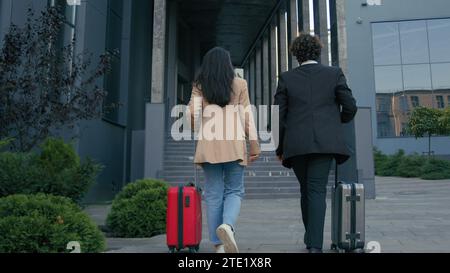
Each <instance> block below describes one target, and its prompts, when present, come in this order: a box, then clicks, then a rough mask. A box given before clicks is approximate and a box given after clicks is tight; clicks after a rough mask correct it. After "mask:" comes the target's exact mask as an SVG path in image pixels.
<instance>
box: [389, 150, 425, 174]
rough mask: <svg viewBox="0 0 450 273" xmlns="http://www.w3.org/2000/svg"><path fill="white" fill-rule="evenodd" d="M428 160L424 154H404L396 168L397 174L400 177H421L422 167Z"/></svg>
mask: <svg viewBox="0 0 450 273" xmlns="http://www.w3.org/2000/svg"><path fill="white" fill-rule="evenodd" d="M426 161H427V159H426V158H424V157H423V156H419V155H417V154H414V155H410V156H403V157H402V159H401V161H400V164H398V167H397V170H396V176H400V177H420V175H421V174H422V167H423V165H424V164H425V162H426Z"/></svg>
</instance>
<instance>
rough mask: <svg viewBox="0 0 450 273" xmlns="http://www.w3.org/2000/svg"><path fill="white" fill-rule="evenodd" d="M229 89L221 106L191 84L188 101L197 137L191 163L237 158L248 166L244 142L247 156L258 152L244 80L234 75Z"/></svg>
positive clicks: (243, 164) (219, 161)
mask: <svg viewBox="0 0 450 273" xmlns="http://www.w3.org/2000/svg"><path fill="white" fill-rule="evenodd" d="M232 88H233V93H232V95H231V101H230V103H229V105H228V106H227V107H224V108H221V107H220V106H218V105H210V104H209V103H208V102H207V101H206V100H205V99H203V97H202V91H201V90H199V89H198V88H197V87H196V86H195V85H194V87H193V90H192V96H191V100H190V102H189V111H190V114H191V125H192V129H193V130H194V131H195V132H196V133H197V135H198V137H199V140H198V143H197V149H196V152H195V158H194V163H197V164H202V163H211V164H217V163H226V162H233V161H240V165H242V166H247V165H248V157H249V154H248V153H247V141H249V142H250V155H259V154H260V153H261V149H260V147H259V141H258V134H257V131H256V126H255V121H254V115H253V113H252V111H251V108H250V107H251V105H250V97H249V93H248V86H247V81H245V80H244V79H241V78H235V79H234V81H233V85H232Z"/></svg>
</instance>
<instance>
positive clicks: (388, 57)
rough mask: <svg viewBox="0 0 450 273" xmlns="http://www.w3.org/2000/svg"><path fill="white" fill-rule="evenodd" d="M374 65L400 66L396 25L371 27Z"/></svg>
mask: <svg viewBox="0 0 450 273" xmlns="http://www.w3.org/2000/svg"><path fill="white" fill-rule="evenodd" d="M372 33H373V50H374V52H373V53H374V58H375V65H391V64H400V63H401V60H400V40H399V32H398V23H377V24H373V25H372Z"/></svg>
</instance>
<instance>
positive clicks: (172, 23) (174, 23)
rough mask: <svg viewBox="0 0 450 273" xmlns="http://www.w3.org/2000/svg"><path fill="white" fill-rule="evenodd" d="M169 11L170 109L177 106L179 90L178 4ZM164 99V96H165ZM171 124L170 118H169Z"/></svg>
mask: <svg viewBox="0 0 450 273" xmlns="http://www.w3.org/2000/svg"><path fill="white" fill-rule="evenodd" d="M167 9H168V14H169V15H170V16H168V26H167V28H168V37H167V40H168V42H167V50H168V52H167V62H168V63H167V73H168V75H167V95H168V98H169V108H170V109H172V107H173V106H175V105H176V104H177V88H178V65H177V62H178V60H177V56H178V52H177V51H178V50H177V47H178V38H177V36H178V20H177V15H178V13H177V10H178V4H177V2H176V1H170V2H169V3H168V6H167ZM163 98H164V96H163ZM169 122H170V118H169Z"/></svg>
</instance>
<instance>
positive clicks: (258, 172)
mask: <svg viewBox="0 0 450 273" xmlns="http://www.w3.org/2000/svg"><path fill="white" fill-rule="evenodd" d="M161 175H162V176H163V177H167V176H192V175H195V174H194V170H167V169H166V170H164V171H163V172H162V173H161ZM198 175H199V176H203V175H204V174H203V172H202V171H199V172H198ZM244 176H246V177H255V176H256V177H292V176H293V177H295V174H294V173H293V172H290V171H287V170H275V168H273V170H264V169H263V168H258V169H254V168H252V169H246V170H245V171H244Z"/></svg>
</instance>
